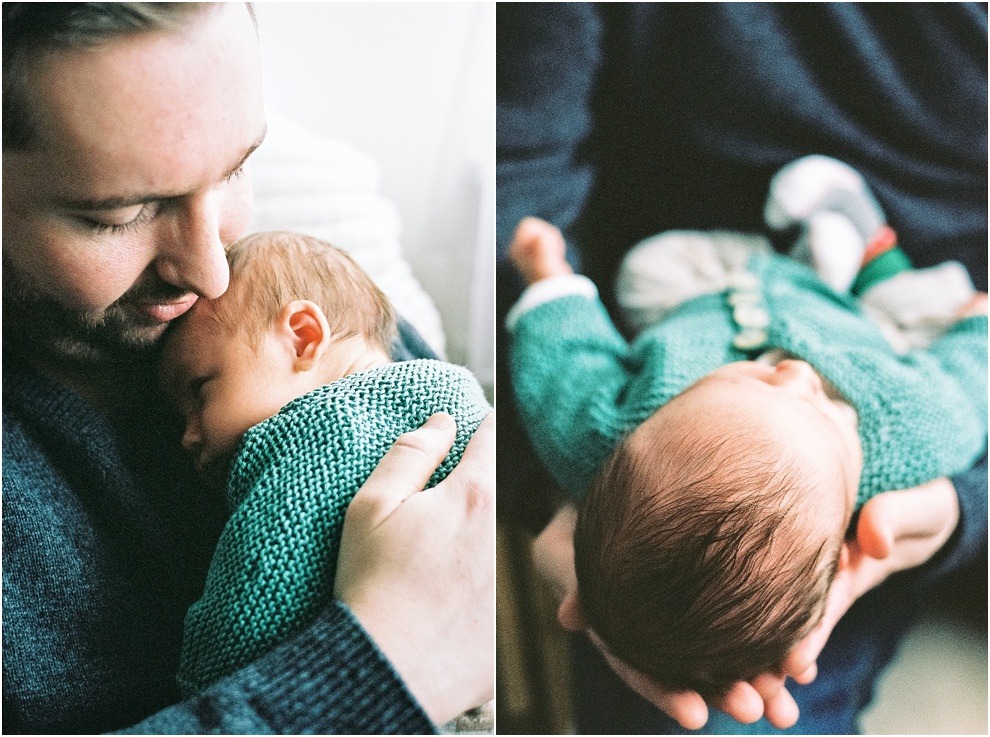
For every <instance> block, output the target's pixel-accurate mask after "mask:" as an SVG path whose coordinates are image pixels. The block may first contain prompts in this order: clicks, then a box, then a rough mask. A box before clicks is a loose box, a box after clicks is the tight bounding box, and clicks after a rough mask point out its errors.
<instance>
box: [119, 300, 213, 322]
mask: <svg viewBox="0 0 990 737" xmlns="http://www.w3.org/2000/svg"><path fill="white" fill-rule="evenodd" d="M197 299H199V297H197V296H196V295H195V294H187V295H186V296H184V297H180V298H179V299H174V300H171V301H169V302H135V303H134V309H136V310H137V311H138V312H141V313H142V314H145V315H147V316H148V317H150V318H151V319H152V320H154V321H155V322H169V321H170V320H174V319H175V318H177V317H179V316H180V315H182V314H184V313H185V312H187V311H188V310H189V308H190V307H192V306H193V305H194V304H196V300H197Z"/></svg>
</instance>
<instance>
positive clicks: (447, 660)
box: [334, 412, 495, 723]
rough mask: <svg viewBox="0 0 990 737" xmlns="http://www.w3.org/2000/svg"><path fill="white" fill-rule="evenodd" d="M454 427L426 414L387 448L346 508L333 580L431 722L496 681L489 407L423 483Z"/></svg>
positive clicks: (474, 701) (483, 695)
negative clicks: (453, 460)
mask: <svg viewBox="0 0 990 737" xmlns="http://www.w3.org/2000/svg"><path fill="white" fill-rule="evenodd" d="M454 432H455V427H454V421H453V420H452V419H451V418H450V417H449V416H447V415H434V416H433V417H431V418H430V419H429V421H428V422H427V423H426V424H425V425H424V426H423V427H421V428H420V429H419V430H416V431H415V432H411V433H407V434H406V435H403V436H402V437H400V438H399V439H398V440H397V441H396V443H395V445H394V446H393V447H392V449H391V450H390V451H389V452H388V453H387V454H386V455H385V457H384V458H383V459H382V461H381V463H379V464H378V467H377V468H376V469H375V471H374V472H373V473H372V474H371V476H370V477H369V478H368V481H367V482H366V483H365V485H364V486H363V487H362V488H361V490H360V491H359V492H358V493H357V495H356V496H355V497H354V500H353V501H352V502H351V505H350V507H349V508H348V510H347V516H346V518H345V521H344V530H343V534H342V539H341V546H340V558H339V562H338V566H337V578H336V582H335V585H334V594H335V596H336V597H337V598H338V599H339V600H341V601H343V602H344V603H346V604H347V605H348V606H349V607H350V608H351V611H352V612H353V613H354V615H355V616H356V617H357V619H358V621H360V622H361V624H362V626H363V627H364V628H365V629H366V630H367V631H368V633H369V634H370V635H371V637H372V638H373V639H374V641H375V643H376V644H377V645H378V647H379V648H380V649H381V650H382V652H384V653H385V655H386V656H387V657H388V659H389V660H390V661H391V662H392V665H393V666H394V667H395V669H396V671H397V672H398V673H399V674H400V675H401V676H402V678H403V680H404V681H405V683H406V685H407V686H408V687H409V690H410V691H411V692H412V693H413V695H414V696H415V697H416V699H417V700H418V701H419V703H420V704H421V705H422V706H423V708H424V709H425V710H426V713H427V714H428V715H429V717H430V718H431V719H432V720H433V721H434V722H435V723H442V722H445V721H447V720H449V719H452V718H453V717H455V716H457V715H458V714H460V713H461V712H463V711H465V710H467V709H470V708H472V707H474V706H478V705H480V704H483V703H485V702H486V701H488V700H490V699H491V698H493V696H494V690H495V684H494V672H495V664H494V650H495V504H494V491H495V453H494V449H495V448H494V442H495V430H494V412H493V413H491V414H490V415H489V416H488V418H487V419H486V420H485V421H484V422H483V423H482V425H481V427H480V428H478V431H477V432H476V433H475V434H474V437H473V438H472V439H471V442H470V443H469V444H468V447H467V449H466V450H465V452H464V456H463V458H462V459H461V461H460V463H459V464H458V465H457V467H456V468H455V469H454V470H453V471H452V472H451V473H450V475H449V476H448V477H447V478H446V479H444V480H443V481H442V482H441V483H439V484H438V485H437V486H435V487H434V488H432V489H428V490H426V491H423V487H424V486H425V485H426V483H427V481H428V480H429V478H430V476H431V475H432V473H433V471H434V470H436V468H437V466H438V465H440V463H441V461H442V460H443V459H444V457H445V456H446V454H447V451H449V450H450V447H451V445H452V444H453V441H454Z"/></svg>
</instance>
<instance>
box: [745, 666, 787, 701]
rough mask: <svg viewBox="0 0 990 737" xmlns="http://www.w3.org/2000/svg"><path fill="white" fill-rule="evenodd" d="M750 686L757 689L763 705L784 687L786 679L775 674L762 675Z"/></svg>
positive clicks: (751, 682) (752, 681)
mask: <svg viewBox="0 0 990 737" xmlns="http://www.w3.org/2000/svg"><path fill="white" fill-rule="evenodd" d="M750 685H752V687H753V688H755V689H756V692H757V693H758V694H759V695H760V698H762V699H763V703H767V702H768V701H770V700H771V699H772V698H773V697H774V696H776V695H777V694H778V693H779V692H780V689H782V688H783V687H784V677H783V676H780V675H777V674H775V673H761V674H760V675H758V676H757V677H756V678H754V679H753V680H751V681H750Z"/></svg>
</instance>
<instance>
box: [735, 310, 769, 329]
mask: <svg viewBox="0 0 990 737" xmlns="http://www.w3.org/2000/svg"><path fill="white" fill-rule="evenodd" d="M732 319H733V320H735V321H736V324H737V325H739V327H741V328H753V329H756V330H762V329H763V328H765V327H766V326H767V325H769V324H770V313H769V312H767V311H766V310H765V309H763V308H762V307H760V306H759V305H755V304H741V305H737V306H736V308H735V309H734V310H732Z"/></svg>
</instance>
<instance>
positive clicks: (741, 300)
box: [725, 292, 760, 307]
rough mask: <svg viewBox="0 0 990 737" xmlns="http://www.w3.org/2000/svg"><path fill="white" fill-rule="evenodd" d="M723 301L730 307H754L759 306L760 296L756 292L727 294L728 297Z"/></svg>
mask: <svg viewBox="0 0 990 737" xmlns="http://www.w3.org/2000/svg"><path fill="white" fill-rule="evenodd" d="M725 301H726V302H728V303H729V306H730V307H736V306H738V305H755V304H759V302H760V295H759V293H758V292H729V296H728V297H726V298H725Z"/></svg>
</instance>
